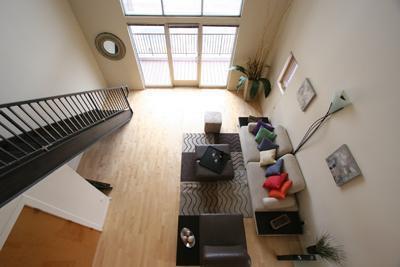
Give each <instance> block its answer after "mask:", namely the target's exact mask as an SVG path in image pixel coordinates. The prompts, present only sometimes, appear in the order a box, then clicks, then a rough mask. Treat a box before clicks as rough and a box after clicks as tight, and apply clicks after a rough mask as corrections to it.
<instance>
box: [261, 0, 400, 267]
mask: <svg viewBox="0 0 400 267" xmlns="http://www.w3.org/2000/svg"><path fill="white" fill-rule="evenodd" d="M399 25H400V1H398V0H384V1H374V0H352V1H347V0H336V1H324V0H307V1H300V0H296V1H294V3H293V4H292V7H291V9H290V10H289V12H288V16H287V20H286V21H285V23H284V24H283V26H282V29H281V31H280V33H279V38H278V39H277V40H276V42H275V43H274V52H273V53H272V56H271V58H270V61H271V63H272V72H271V75H270V78H271V80H272V81H274V83H275V81H276V79H277V76H278V74H279V72H280V70H281V68H282V66H283V64H284V62H285V60H286V58H287V57H288V55H289V52H290V51H293V53H294V55H295V57H296V59H297V60H298V63H299V69H298V71H297V73H296V75H295V77H294V79H293V81H292V82H291V84H290V86H289V87H288V89H287V91H286V93H285V94H284V95H281V93H280V92H279V89H278V87H277V86H276V85H274V88H273V92H272V95H271V97H269V98H268V99H267V100H266V101H264V100H263V101H262V105H263V110H264V113H265V114H266V115H268V116H271V117H272V121H273V123H276V124H282V125H284V126H286V127H287V129H288V132H289V135H290V137H291V139H292V142H293V144H294V145H297V144H298V143H299V141H300V139H301V137H302V136H303V134H304V132H305V130H306V128H307V127H308V126H309V125H310V124H311V122H313V121H314V120H315V119H317V118H318V117H320V116H321V115H322V114H323V113H324V112H326V109H327V108H328V105H329V102H330V98H331V96H332V94H333V93H334V92H336V91H339V90H342V89H344V90H346V92H347V93H348V95H349V97H350V98H351V100H352V102H353V103H354V104H353V105H352V106H351V107H349V108H346V109H345V110H343V111H341V112H339V113H337V114H335V116H334V117H333V118H332V119H331V120H330V121H329V122H328V123H327V125H325V126H324V127H323V129H321V130H320V131H319V132H318V133H317V134H316V135H315V136H314V137H313V138H312V139H311V140H310V142H309V143H308V144H306V145H305V146H304V148H303V149H302V150H301V151H300V152H299V153H298V154H297V158H298V160H299V163H300V166H301V168H302V171H303V174H304V176H305V179H306V183H307V190H306V191H305V192H303V193H301V194H300V197H299V202H300V209H301V212H302V216H303V219H304V220H305V221H306V235H304V236H303V242H304V244H306V245H307V244H309V243H310V240H311V238H312V237H313V236H314V234H315V233H318V232H324V231H327V232H329V233H331V234H332V235H333V236H334V237H335V238H336V239H337V241H338V242H339V243H341V244H343V245H344V248H345V251H346V252H347V255H348V264H347V266H356V267H358V266H363V267H366V266H371V267H372V266H393V267H394V266H400V254H399V249H400V231H399V225H400V212H399V207H398V203H399V198H398V195H399V189H400V179H399V173H400V166H399V159H398V154H399V151H400V145H399V142H398V138H399V136H400V126H399V124H398V121H399V118H398V116H399V114H400V105H399V104H398V101H399V99H400V90H399V89H400V88H399V74H400V72H399V70H400V30H399ZM306 77H309V78H310V80H311V82H312V84H313V86H314V88H315V90H316V92H317V97H316V99H315V100H314V102H313V103H312V104H311V105H310V107H309V109H308V110H307V111H306V112H302V111H301V110H300V108H299V107H298V104H297V101H296V91H297V89H298V88H299V86H300V85H301V83H302V82H303V80H304V79H305V78H306ZM342 144H347V145H348V146H349V148H350V150H351V151H352V153H353V155H354V157H355V159H356V161H357V162H358V164H359V166H360V168H361V170H362V173H363V176H362V177H358V178H356V179H354V180H353V181H351V182H349V183H348V184H345V185H344V186H342V187H337V186H336V185H335V182H334V180H333V178H332V175H331V174H330V171H329V169H328V167H327V164H326V162H325V158H326V157H327V156H328V155H329V154H331V153H332V152H333V151H334V150H336V149H337V148H338V147H339V146H340V145H342ZM307 266H309V265H307ZM317 266H321V263H318V264H317Z"/></svg>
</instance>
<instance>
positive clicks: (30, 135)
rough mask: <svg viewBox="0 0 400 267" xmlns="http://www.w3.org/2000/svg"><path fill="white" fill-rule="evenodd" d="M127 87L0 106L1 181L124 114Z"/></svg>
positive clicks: (126, 106)
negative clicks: (19, 168)
mask: <svg viewBox="0 0 400 267" xmlns="http://www.w3.org/2000/svg"><path fill="white" fill-rule="evenodd" d="M128 93H129V90H128V88H127V87H119V88H110V89H99V90H92V91H83V92H78V93H73V94H66V95H59V96H53V97H46V98H39V99H34V100H28V101H20V102H15V103H9V104H2V105H0V178H1V177H2V176H4V175H5V174H7V173H8V172H9V171H11V170H13V169H15V168H17V167H19V166H20V165H22V164H24V163H25V162H27V161H29V160H30V159H32V158H34V157H36V156H38V155H41V154H43V153H46V151H49V150H51V149H52V148H53V147H55V146H57V145H59V144H61V143H63V142H65V141H66V140H68V139H70V138H72V137H73V136H76V135H78V134H79V133H81V132H83V131H85V130H87V129H89V128H91V127H93V126H95V125H97V124H99V123H101V122H104V121H106V120H108V119H110V118H111V117H114V116H116V115H118V114H120V113H122V112H124V111H126V110H130V111H132V109H131V107H130V105H129V102H128V99H127V97H128Z"/></svg>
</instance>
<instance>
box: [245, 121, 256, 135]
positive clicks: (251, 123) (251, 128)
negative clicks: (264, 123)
mask: <svg viewBox="0 0 400 267" xmlns="http://www.w3.org/2000/svg"><path fill="white" fill-rule="evenodd" d="M256 126H257V122H249V124H247V130H249V133H251V134H253V130H254V128H256Z"/></svg>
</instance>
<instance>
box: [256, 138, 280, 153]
mask: <svg viewBox="0 0 400 267" xmlns="http://www.w3.org/2000/svg"><path fill="white" fill-rule="evenodd" d="M278 148H279V146H278V145H277V144H274V143H272V141H271V140H269V139H268V138H263V140H262V141H261V143H259V144H258V146H257V149H258V150H260V151H265V150H270V149H278Z"/></svg>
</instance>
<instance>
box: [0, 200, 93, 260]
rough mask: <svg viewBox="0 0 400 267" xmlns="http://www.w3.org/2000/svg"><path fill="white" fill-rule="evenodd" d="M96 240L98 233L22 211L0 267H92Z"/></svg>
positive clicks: (47, 215) (37, 213)
mask: <svg viewBox="0 0 400 267" xmlns="http://www.w3.org/2000/svg"><path fill="white" fill-rule="evenodd" d="M99 237H100V232H98V231H95V230H92V229H89V228H86V227H83V226H81V225H79V224H76V223H73V222H69V221H66V220H64V219H60V218H58V217H55V216H53V215H49V214H47V213H44V212H41V211H39V210H36V209H32V208H29V207H24V208H23V210H22V212H21V214H20V216H19V217H18V220H17V222H16V223H15V225H14V227H13V229H12V231H11V233H10V236H9V237H8V239H7V242H6V244H5V245H4V247H3V249H2V250H1V251H0V266H4V267H25V266H29V267H36V266H37V267H39V266H46V267H72V266H91V265H92V261H93V257H94V255H95V252H96V245H97V243H98V240H99Z"/></svg>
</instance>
